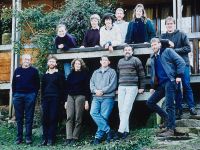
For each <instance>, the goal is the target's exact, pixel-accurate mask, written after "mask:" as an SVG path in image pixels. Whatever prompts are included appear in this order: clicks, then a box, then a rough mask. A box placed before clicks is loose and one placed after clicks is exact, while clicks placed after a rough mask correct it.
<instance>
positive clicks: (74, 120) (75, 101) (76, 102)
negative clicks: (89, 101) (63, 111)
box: [66, 95, 85, 139]
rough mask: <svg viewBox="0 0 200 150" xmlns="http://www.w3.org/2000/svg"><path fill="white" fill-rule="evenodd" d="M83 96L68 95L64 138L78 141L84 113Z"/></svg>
mask: <svg viewBox="0 0 200 150" xmlns="http://www.w3.org/2000/svg"><path fill="white" fill-rule="evenodd" d="M84 104H85V96H83V95H76V96H71V95H68V98H67V122H66V138H67V139H78V138H79V136H80V133H81V124H82V117H83V112H84Z"/></svg>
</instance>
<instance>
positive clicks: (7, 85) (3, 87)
mask: <svg viewBox="0 0 200 150" xmlns="http://www.w3.org/2000/svg"><path fill="white" fill-rule="evenodd" d="M10 86H11V85H10V83H1V84H0V90H9V89H10Z"/></svg>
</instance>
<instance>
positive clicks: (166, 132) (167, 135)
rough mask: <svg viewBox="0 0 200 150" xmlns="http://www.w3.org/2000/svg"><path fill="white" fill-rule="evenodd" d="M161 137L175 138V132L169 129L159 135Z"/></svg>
mask: <svg viewBox="0 0 200 150" xmlns="http://www.w3.org/2000/svg"><path fill="white" fill-rule="evenodd" d="M158 136H159V137H170V136H174V130H172V129H167V130H166V131H164V132H162V133H160V134H158Z"/></svg>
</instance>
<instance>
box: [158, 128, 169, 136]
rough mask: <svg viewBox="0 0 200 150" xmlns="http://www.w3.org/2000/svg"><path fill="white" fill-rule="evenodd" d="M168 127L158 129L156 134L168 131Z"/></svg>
mask: <svg viewBox="0 0 200 150" xmlns="http://www.w3.org/2000/svg"><path fill="white" fill-rule="evenodd" d="M167 130H168V129H167V128H161V129H159V130H157V131H156V135H157V136H158V135H159V134H160V133H163V132H166V131H167Z"/></svg>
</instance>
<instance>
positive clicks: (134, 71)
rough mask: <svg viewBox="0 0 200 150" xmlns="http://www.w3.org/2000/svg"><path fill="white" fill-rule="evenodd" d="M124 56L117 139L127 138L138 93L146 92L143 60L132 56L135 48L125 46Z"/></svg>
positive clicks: (119, 91) (120, 81)
mask: <svg viewBox="0 0 200 150" xmlns="http://www.w3.org/2000/svg"><path fill="white" fill-rule="evenodd" d="M123 53H124V58H122V59H120V60H119V62H118V72H119V81H118V83H119V87H118V109H119V118H120V124H119V129H118V133H117V134H116V136H115V139H119V138H123V139H125V138H126V137H127V136H128V134H129V116H130V113H131V110H132V107H133V103H134V101H135V98H136V96H137V94H138V93H143V92H144V87H145V83H144V77H145V74H144V69H143V66H142V63H141V61H140V60H139V59H138V58H137V57H134V56H132V55H133V49H132V47H131V46H129V45H125V47H124V51H123Z"/></svg>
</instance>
